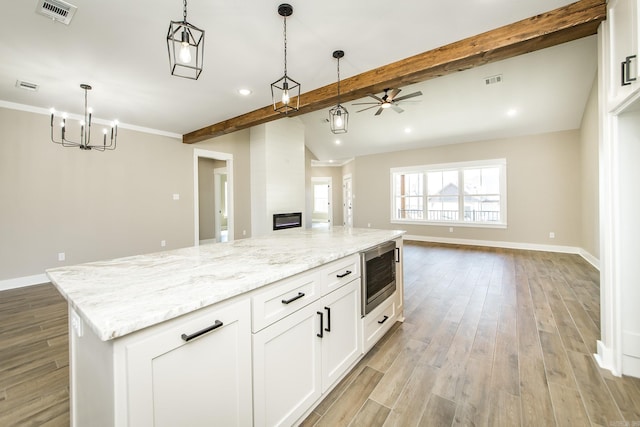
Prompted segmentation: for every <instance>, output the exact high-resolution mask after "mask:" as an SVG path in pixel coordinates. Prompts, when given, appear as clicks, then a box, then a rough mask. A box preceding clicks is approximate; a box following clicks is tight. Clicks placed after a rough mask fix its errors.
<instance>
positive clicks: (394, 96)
mask: <svg viewBox="0 0 640 427" xmlns="http://www.w3.org/2000/svg"><path fill="white" fill-rule="evenodd" d="M401 90H402V89H393V90H392V91H391V93H390V94H389V97H388V98H387V100H388V101H393V100H394V99H395V98H396V96H398V94H399V93H400V91H401Z"/></svg>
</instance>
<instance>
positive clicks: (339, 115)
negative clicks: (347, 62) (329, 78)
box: [329, 50, 349, 133]
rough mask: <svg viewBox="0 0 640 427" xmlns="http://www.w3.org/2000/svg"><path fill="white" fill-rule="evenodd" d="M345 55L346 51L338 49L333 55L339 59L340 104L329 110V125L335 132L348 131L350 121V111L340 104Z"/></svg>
mask: <svg viewBox="0 0 640 427" xmlns="http://www.w3.org/2000/svg"><path fill="white" fill-rule="evenodd" d="M343 56H344V51H342V50H336V51H334V52H333V57H334V58H336V59H337V60H338V105H336V106H335V107H333V108H332V109H330V110H329V125H330V126H331V132H333V133H347V123H348V122H349V112H348V111H347V109H346V108H344V107H343V106H342V105H340V58H342V57H343Z"/></svg>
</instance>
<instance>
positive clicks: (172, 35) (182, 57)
mask: <svg viewBox="0 0 640 427" xmlns="http://www.w3.org/2000/svg"><path fill="white" fill-rule="evenodd" d="M182 16H183V19H182V21H171V23H170V24H169V33H168V34H167V50H168V51H169V66H170V68H171V75H174V76H178V77H184V78H187V79H193V80H198V77H200V73H201V72H202V61H203V59H204V30H201V29H199V28H198V27H195V26H193V25H191V24H190V23H188V22H187V0H184V10H183V13H182Z"/></svg>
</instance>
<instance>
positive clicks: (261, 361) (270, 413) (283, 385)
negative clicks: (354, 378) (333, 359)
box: [253, 303, 321, 426]
mask: <svg viewBox="0 0 640 427" xmlns="http://www.w3.org/2000/svg"><path fill="white" fill-rule="evenodd" d="M319 308H321V306H320V305H319V304H318V303H315V304H311V305H308V306H306V307H304V308H302V309H300V310H299V311H296V312H295V313H293V314H291V315H289V316H287V317H285V318H284V319H282V320H280V321H278V322H276V323H274V324H273V325H271V326H269V327H267V328H265V329H263V330H261V331H260V332H258V333H255V334H254V335H253V387H254V395H253V398H254V419H255V425H256V426H279V425H283V426H289V425H292V424H293V423H294V422H295V421H296V420H297V419H298V418H300V417H301V416H302V415H303V414H304V413H305V412H306V411H307V410H308V409H309V407H310V406H311V405H312V404H313V403H314V402H315V401H316V400H317V399H318V398H319V397H320V393H321V389H320V387H321V376H320V357H321V350H320V343H321V338H319V337H318V336H317V335H318V334H319V333H320V330H321V329H320V315H319V314H318V311H319Z"/></svg>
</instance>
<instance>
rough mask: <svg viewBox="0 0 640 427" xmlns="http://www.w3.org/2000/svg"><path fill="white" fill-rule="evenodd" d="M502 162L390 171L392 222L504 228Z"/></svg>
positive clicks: (504, 195) (504, 210) (394, 169)
mask: <svg viewBox="0 0 640 427" xmlns="http://www.w3.org/2000/svg"><path fill="white" fill-rule="evenodd" d="M506 179H507V177H506V160H505V159H498V160H485V161H478V162H464V163H452V164H444V165H442V164H441V165H426V166H416V167H410V168H393V169H391V188H392V194H391V210H392V212H391V221H392V222H401V223H429V224H442V225H445V224H447V225H449V224H457V225H476V226H477V225H481V226H488V227H491V226H497V227H504V226H506V224H507V211H506V206H507V194H506V188H507V183H506Z"/></svg>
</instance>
